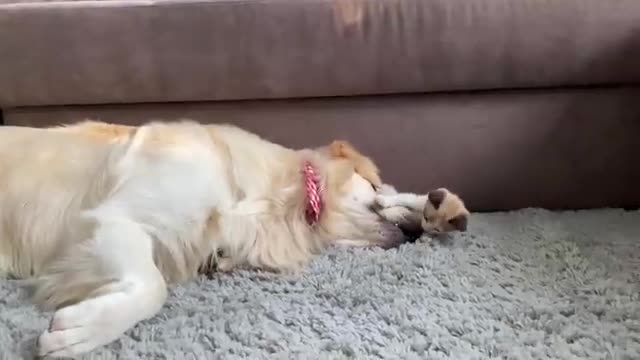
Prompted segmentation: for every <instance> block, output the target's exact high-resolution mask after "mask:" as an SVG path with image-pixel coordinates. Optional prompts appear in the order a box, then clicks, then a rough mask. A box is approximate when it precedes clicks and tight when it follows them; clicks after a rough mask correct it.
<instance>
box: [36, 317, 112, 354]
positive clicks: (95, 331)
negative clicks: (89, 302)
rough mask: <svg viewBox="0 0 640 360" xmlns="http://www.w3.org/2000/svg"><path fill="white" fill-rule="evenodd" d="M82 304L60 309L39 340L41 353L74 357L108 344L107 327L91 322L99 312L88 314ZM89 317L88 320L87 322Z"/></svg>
mask: <svg viewBox="0 0 640 360" xmlns="http://www.w3.org/2000/svg"><path fill="white" fill-rule="evenodd" d="M82 305H83V304H80V305H73V306H70V307H67V308H63V309H60V310H58V311H57V312H56V313H55V315H54V318H53V320H52V321H51V326H50V327H49V330H47V331H45V332H43V333H42V335H40V338H39V339H38V348H39V349H38V354H39V355H40V356H46V357H48V358H66V357H73V356H77V355H79V354H83V353H86V352H89V351H91V350H93V349H94V348H96V347H98V346H100V345H102V344H104V343H107V342H108V340H110V339H107V338H106V337H110V336H108V335H109V330H108V329H107V328H108V326H106V324H105V326H104V327H103V326H99V325H98V323H96V322H93V321H91V319H93V318H94V317H95V316H96V314H95V313H90V312H89V313H87V312H85V311H84V310H86V311H90V310H92V309H88V308H87V309H83V306H82ZM87 320H89V321H87Z"/></svg>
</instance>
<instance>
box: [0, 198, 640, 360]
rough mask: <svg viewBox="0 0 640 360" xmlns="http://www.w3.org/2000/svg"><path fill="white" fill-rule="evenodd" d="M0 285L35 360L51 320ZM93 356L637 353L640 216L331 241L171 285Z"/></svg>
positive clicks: (12, 329)
mask: <svg viewBox="0 0 640 360" xmlns="http://www.w3.org/2000/svg"><path fill="white" fill-rule="evenodd" d="M24 295H25V294H24V293H23V292H22V291H19V290H18V289H17V288H16V286H15V284H14V283H12V282H11V281H6V280H2V281H0V358H2V359H23V358H29V359H30V358H33V356H34V355H33V354H34V343H35V338H36V337H37V335H38V333H39V332H40V331H42V330H43V329H44V328H45V327H47V325H48V319H49V317H50V314H44V315H42V314H39V313H38V312H37V311H36V310H35V309H34V308H33V307H31V306H30V305H28V302H26V300H25V298H24ZM85 358H87V359H178V358H181V359H456V360H464V359H492V358H498V359H629V360H631V359H640V212H626V211H622V210H597V211H579V212H561V213H555V212H549V211H544V210H535V209H529V210H523V211H518V212H512V213H496V214H478V215H474V216H473V217H472V221H471V224H470V229H469V232H467V233H465V234H458V235H455V236H450V237H448V238H443V239H438V240H433V241H431V243H430V244H429V243H426V242H424V241H420V242H417V243H415V244H406V245H404V246H402V247H400V248H399V249H393V250H387V251H384V250H379V249H375V250H363V249H359V250H356V249H341V248H335V249H332V250H330V251H328V252H327V253H325V254H323V255H322V256H319V257H317V258H316V259H315V260H314V261H313V262H312V263H311V264H310V265H309V266H308V268H307V269H306V270H305V271H304V272H303V273H301V274H297V275H288V276H276V275H273V274H266V273H258V272H250V271H244V272H238V273H235V274H232V275H215V276H214V277H213V279H207V278H206V277H204V276H203V277H201V278H200V279H198V280H197V281H195V282H193V283H191V284H188V285H185V286H180V287H176V288H173V289H172V291H171V296H170V299H169V301H168V303H167V305H166V306H165V307H164V309H163V310H162V312H161V313H160V314H159V315H158V316H156V317H155V318H153V319H150V320H148V321H145V322H143V323H141V324H140V325H138V326H137V327H136V328H135V329H133V330H131V331H129V332H128V333H127V334H126V335H125V336H124V337H122V338H121V339H120V340H119V341H117V342H115V343H113V344H111V345H109V346H107V347H104V348H101V349H99V350H97V351H95V352H94V353H92V354H91V355H89V356H86V357H85Z"/></svg>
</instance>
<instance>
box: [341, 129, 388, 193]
mask: <svg viewBox="0 0 640 360" xmlns="http://www.w3.org/2000/svg"><path fill="white" fill-rule="evenodd" d="M328 149H329V156H330V157H331V158H334V159H347V160H349V161H350V162H351V163H352V164H353V166H354V168H355V170H356V172H357V173H358V174H359V175H360V176H362V177H363V178H365V179H366V180H367V181H369V182H370V183H371V184H373V185H374V186H376V187H377V188H379V187H381V186H382V180H381V179H380V175H379V173H380V171H379V170H378V167H377V166H376V164H374V162H373V160H371V159H370V158H369V157H367V156H365V155H363V154H362V153H361V152H360V151H359V150H358V149H356V147H355V146H353V144H351V143H350V142H348V141H346V140H335V141H333V142H332V143H331V144H329V146H328Z"/></svg>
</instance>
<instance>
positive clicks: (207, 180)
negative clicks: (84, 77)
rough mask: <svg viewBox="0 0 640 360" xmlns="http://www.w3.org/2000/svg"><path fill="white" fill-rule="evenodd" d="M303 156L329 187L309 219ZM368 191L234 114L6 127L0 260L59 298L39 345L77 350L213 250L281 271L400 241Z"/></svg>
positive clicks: (127, 319) (134, 315)
mask: <svg viewBox="0 0 640 360" xmlns="http://www.w3.org/2000/svg"><path fill="white" fill-rule="evenodd" d="M306 160H309V161H311V162H312V163H313V164H314V166H315V167H316V170H317V172H318V173H319V177H320V183H321V185H322V187H323V189H324V198H323V199H324V209H323V212H322V215H321V219H320V222H319V223H318V224H316V225H314V226H311V225H309V224H308V223H307V222H306V220H305V217H304V209H305V206H306V200H305V192H304V185H303V184H304V181H303V178H302V175H301V169H302V164H303V162H304V161H306ZM375 172H377V169H375ZM374 198H375V190H374V188H373V186H372V184H371V182H370V181H367V180H366V179H365V178H364V177H362V176H360V175H358V173H357V172H356V171H355V164H354V163H353V162H352V161H350V160H349V159H342V158H335V157H332V156H329V155H327V152H326V151H325V150H323V149H318V150H309V149H306V150H292V149H288V148H285V147H282V146H280V145H277V144H273V143H271V142H268V141H266V140H264V139H262V138H260V137H258V136H257V135H254V134H251V133H249V132H246V131H244V130H242V129H239V128H236V127H233V126H227V125H208V126H203V125H200V124H197V123H194V122H190V121H183V122H176V123H150V124H147V125H145V126H142V127H139V128H134V127H126V126H115V125H110V124H103V123H96V122H86V123H81V124H77V125H73V126H69V127H62V128H52V129H32V128H18V127H2V128H0V272H4V273H8V274H12V275H14V276H17V277H19V278H22V279H25V280H26V282H27V284H28V285H30V286H32V287H33V291H34V299H35V301H36V302H37V303H38V304H40V305H43V306H44V307H47V308H52V309H55V310H56V312H55V315H54V318H53V320H52V323H51V327H50V329H48V330H47V331H45V332H44V333H43V334H42V336H41V337H40V339H39V345H40V354H41V355H47V356H54V357H55V356H73V355H76V354H80V353H84V352H87V351H90V350H91V349H93V348H95V347H97V346H100V345H103V344H106V343H109V342H111V341H113V340H115V339H117V338H118V337H119V336H120V335H121V334H122V333H123V332H124V331H126V330H127V329H129V328H130V327H132V326H134V325H135V324H136V323H137V322H139V321H140V320H143V319H146V318H149V317H151V316H153V315H154V314H155V313H157V311H158V310H159V309H160V308H161V307H162V305H163V303H164V301H165V298H166V296H167V290H166V287H167V284H170V283H175V282H180V281H186V280H188V279H190V278H192V277H193V276H194V275H195V274H196V273H197V271H198V269H199V268H200V267H201V266H202V265H203V263H205V262H206V261H208V259H211V258H212V257H214V258H215V256H216V254H217V253H218V251H222V252H223V253H224V254H225V257H226V258H225V267H226V268H233V267H235V266H242V265H247V266H252V267H257V268H263V269H268V270H275V271H282V270H285V271H286V270H295V269H297V268H299V267H300V266H301V265H303V264H304V263H305V262H306V261H307V260H308V259H309V258H310V256H312V255H313V254H314V253H317V252H318V251H319V250H321V249H322V248H323V247H324V246H326V245H328V244H331V243H335V242H339V241H344V243H348V242H349V241H352V242H353V245H382V246H384V245H385V244H389V243H394V242H398V239H399V236H401V234H399V230H397V229H395V228H394V227H393V226H392V225H390V224H389V223H387V222H385V221H384V220H383V219H382V218H381V217H380V216H379V215H377V214H376V213H375V212H374V211H372V205H373V202H374ZM394 229H395V230H394Z"/></svg>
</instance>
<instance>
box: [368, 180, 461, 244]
mask: <svg viewBox="0 0 640 360" xmlns="http://www.w3.org/2000/svg"><path fill="white" fill-rule="evenodd" d="M379 193H380V194H379V195H377V196H376V203H377V204H378V206H379V213H380V214H381V215H382V216H383V217H384V218H386V219H387V220H389V221H392V222H394V223H396V224H397V225H398V226H399V227H400V228H402V229H403V230H405V231H408V232H411V233H422V232H427V233H441V232H451V231H466V230H467V224H468V221H469V220H468V219H469V211H468V210H467V208H466V207H465V205H464V202H463V201H462V200H461V199H460V197H459V196H458V195H456V194H454V193H452V192H451V191H449V190H448V189H446V188H439V189H435V190H432V191H429V192H428V193H427V194H426V195H417V194H412V193H397V192H396V190H395V189H394V188H392V187H391V186H388V185H385V186H384V187H383V188H382V189H381V190H380V191H379Z"/></svg>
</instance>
